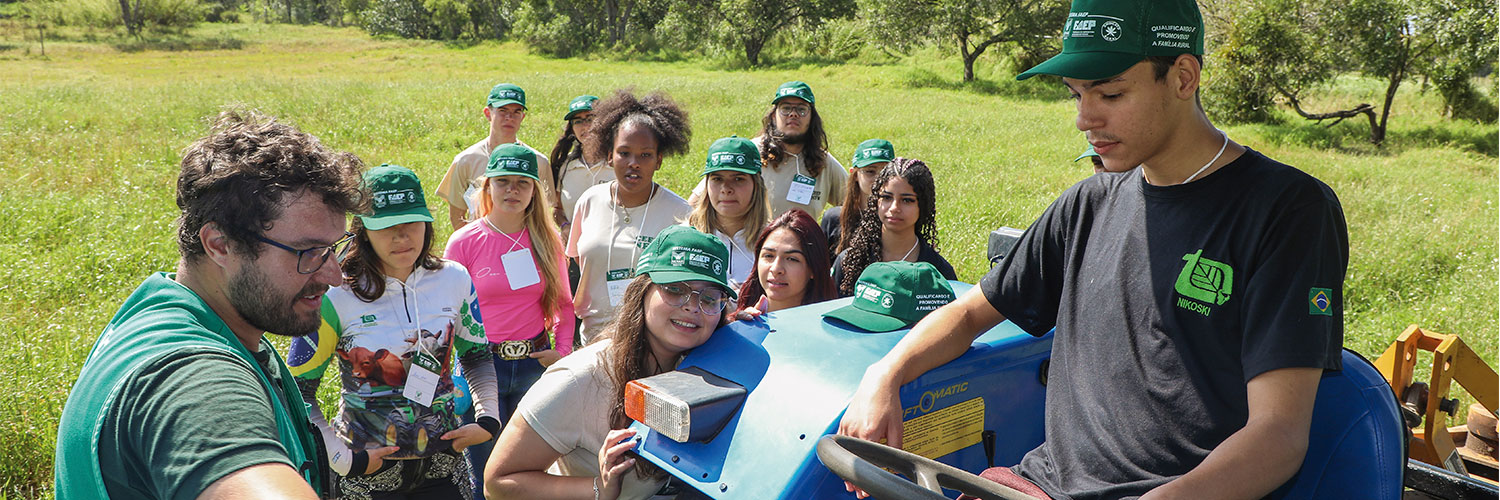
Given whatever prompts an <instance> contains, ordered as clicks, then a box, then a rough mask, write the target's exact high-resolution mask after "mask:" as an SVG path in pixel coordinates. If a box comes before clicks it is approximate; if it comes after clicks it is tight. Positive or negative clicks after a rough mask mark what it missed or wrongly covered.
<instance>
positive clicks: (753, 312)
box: [734, 296, 771, 321]
mask: <svg viewBox="0 0 1500 500" xmlns="http://www.w3.org/2000/svg"><path fill="white" fill-rule="evenodd" d="M768 307H771V303H770V302H769V301H767V300H766V297H765V296H761V298H760V300H758V301H756V302H755V305H754V306H750V307H746V308H744V309H740V310H738V311H735V312H734V319H737V320H740V321H755V318H759V317H760V315H762V314H765V313H766V308H768Z"/></svg>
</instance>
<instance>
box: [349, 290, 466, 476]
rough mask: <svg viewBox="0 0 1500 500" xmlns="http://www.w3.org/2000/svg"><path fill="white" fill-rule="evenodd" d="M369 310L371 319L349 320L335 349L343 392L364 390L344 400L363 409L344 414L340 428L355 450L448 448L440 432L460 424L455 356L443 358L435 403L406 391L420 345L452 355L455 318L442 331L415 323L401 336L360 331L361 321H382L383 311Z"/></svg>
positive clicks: (406, 452) (412, 452)
mask: <svg viewBox="0 0 1500 500" xmlns="http://www.w3.org/2000/svg"><path fill="white" fill-rule="evenodd" d="M368 316H377V318H376V319H375V321H374V322H370V323H366V322H364V318H359V319H356V320H355V321H353V322H351V324H346V325H345V326H344V335H343V336H342V337H340V338H339V342H338V347H337V348H336V349H335V352H336V353H337V354H338V357H339V370H340V372H342V374H343V377H342V379H343V384H344V386H343V388H344V393H345V394H353V395H358V396H359V397H357V398H351V397H346V398H344V403H345V404H346V405H347V406H354V405H355V404H358V405H359V406H358V408H359V409H360V410H362V411H344V412H343V413H342V414H341V415H340V418H339V419H338V425H340V426H341V427H344V429H341V430H342V431H344V432H342V433H341V434H342V435H344V436H348V437H349V439H350V443H349V445H350V447H351V448H352V449H356V450H359V449H368V448H375V447H383V446H399V447H401V451H400V452H397V453H396V454H395V455H394V456H398V457H408V456H425V455H428V454H430V453H431V452H432V451H437V450H441V449H446V448H448V447H449V446H450V443H449V442H448V441H444V440H441V439H439V438H438V436H441V435H443V434H444V433H446V432H448V431H450V430H453V429H455V428H457V427H458V425H459V421H458V415H457V414H456V413H455V412H454V409H453V407H454V403H453V399H454V394H453V378H452V376H451V375H450V372H451V370H452V366H451V362H445V363H443V365H442V370H441V371H440V372H439V373H438V375H439V378H438V385H437V388H436V391H434V394H437V396H436V397H435V398H433V401H432V404H431V405H430V406H422V405H420V404H417V403H416V402H414V401H411V400H410V399H407V398H406V397H405V396H404V395H403V394H402V392H403V389H405V386H406V381H407V377H408V376H409V374H410V372H411V368H412V361H413V359H414V358H415V357H416V355H417V353H418V352H419V351H420V352H425V353H429V354H431V355H432V356H433V357H435V358H437V359H440V360H449V359H451V357H450V356H449V348H450V346H451V339H452V337H453V334H454V325H453V322H452V321H449V322H448V323H447V325H446V327H445V328H443V329H442V330H440V331H431V330H427V329H420V330H418V329H412V330H409V331H407V334H406V335H405V336H404V338H401V339H399V340H396V339H391V338H390V336H386V335H360V332H359V330H360V329H361V327H364V326H366V325H371V324H377V323H378V322H379V321H380V318H379V317H378V315H366V317H368ZM346 409H347V408H346Z"/></svg>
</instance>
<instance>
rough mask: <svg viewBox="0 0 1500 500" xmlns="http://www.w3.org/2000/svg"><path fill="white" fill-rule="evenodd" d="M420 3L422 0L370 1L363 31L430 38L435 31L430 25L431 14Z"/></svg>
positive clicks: (364, 16) (403, 36)
mask: <svg viewBox="0 0 1500 500" xmlns="http://www.w3.org/2000/svg"><path fill="white" fill-rule="evenodd" d="M422 3H423V2H422V0H371V2H370V7H369V9H367V10H365V11H364V14H363V16H362V17H363V23H362V24H364V27H365V31H368V32H370V34H374V35H396V36H399V37H402V38H432V37H433V34H434V33H435V32H436V31H437V29H436V28H435V27H434V26H433V24H432V13H430V12H428V11H427V8H426V7H424V6H423V5H422Z"/></svg>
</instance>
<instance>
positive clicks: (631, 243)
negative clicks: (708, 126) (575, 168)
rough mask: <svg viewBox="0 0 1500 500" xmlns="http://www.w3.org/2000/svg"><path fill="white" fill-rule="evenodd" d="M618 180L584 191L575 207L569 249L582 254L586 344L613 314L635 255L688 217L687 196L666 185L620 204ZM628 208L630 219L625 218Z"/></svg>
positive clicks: (577, 302)
mask: <svg viewBox="0 0 1500 500" xmlns="http://www.w3.org/2000/svg"><path fill="white" fill-rule="evenodd" d="M614 186H615V183H613V182H610V183H607V184H600V185H598V186H594V187H592V188H589V189H588V190H587V191H584V192H583V196H582V197H579V199H578V206H577V209H576V210H575V211H574V212H573V226H572V227H571V228H570V229H569V235H568V249H567V252H566V253H567V255H568V256H569V257H573V258H576V259H578V270H579V278H578V292H577V293H576V294H574V295H573V310H574V311H575V312H577V314H578V317H579V318H581V319H583V329H581V330H579V331H578V338H579V341H580V342H583V343H585V344H587V343H588V342H589V341H590V340H593V338H594V336H596V335H598V334H599V333H600V332H602V331H603V330H604V326H605V325H606V324H608V323H609V321H610V320H611V319H613V318H614V314H615V306H616V305H617V303H618V302H619V301H620V299H621V298H622V297H623V296H624V293H625V285H627V284H629V283H630V280H631V279H632V278H634V277H635V260H636V259H637V258H639V257H640V256H641V250H644V249H645V248H646V245H648V244H650V243H651V239H652V238H655V237H656V234H657V233H660V232H661V230H662V229H666V227H667V226H670V225H673V224H676V223H677V220H678V219H685V218H687V215H688V212H690V211H691V210H692V209H691V208H690V207H689V206H688V204H687V201H686V200H683V199H682V197H681V196H677V193H673V192H672V190H670V189H667V188H666V187H664V186H661V185H658V186H657V187H656V194H654V195H652V196H651V199H650V201H648V202H646V204H644V205H641V206H639V207H635V208H629V209H622V208H620V206H619V205H616V204H615V203H614V201H613V200H612V198H613V196H612V191H613V189H614ZM626 214H629V218H630V222H625V219H626Z"/></svg>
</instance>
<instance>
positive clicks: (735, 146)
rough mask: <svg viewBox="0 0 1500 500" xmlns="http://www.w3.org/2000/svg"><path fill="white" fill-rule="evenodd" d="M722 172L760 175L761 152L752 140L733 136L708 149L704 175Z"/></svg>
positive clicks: (717, 142) (720, 140)
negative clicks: (729, 171)
mask: <svg viewBox="0 0 1500 500" xmlns="http://www.w3.org/2000/svg"><path fill="white" fill-rule="evenodd" d="M720 170H733V171H735V172H744V173H747V174H759V173H760V150H759V149H756V148H755V143H753V142H750V139H746V138H744V137H739V136H734V135H731V136H729V137H725V138H723V139H719V140H717V141H714V143H713V145H712V146H709V147H708V160H707V161H705V162H704V163H703V175H708V174H711V173H714V172H718V171H720Z"/></svg>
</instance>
